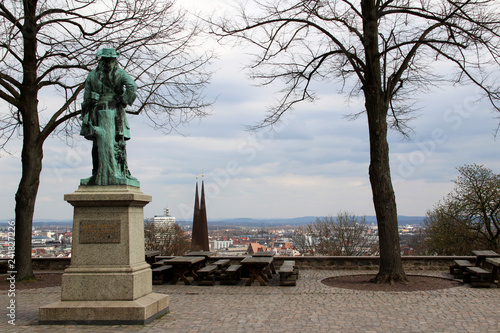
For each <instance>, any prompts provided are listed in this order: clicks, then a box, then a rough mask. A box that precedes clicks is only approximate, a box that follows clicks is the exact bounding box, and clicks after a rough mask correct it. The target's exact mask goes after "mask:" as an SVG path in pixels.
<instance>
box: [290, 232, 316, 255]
mask: <svg viewBox="0 0 500 333" xmlns="http://www.w3.org/2000/svg"><path fill="white" fill-rule="evenodd" d="M291 238H292V244H293V247H294V248H295V249H297V251H299V252H300V253H301V254H302V255H305V254H309V255H314V254H315V253H316V252H315V248H314V244H313V242H312V236H311V235H310V234H309V231H308V227H307V226H305V227H299V228H297V230H295V232H294V233H293V235H292V237H291Z"/></svg>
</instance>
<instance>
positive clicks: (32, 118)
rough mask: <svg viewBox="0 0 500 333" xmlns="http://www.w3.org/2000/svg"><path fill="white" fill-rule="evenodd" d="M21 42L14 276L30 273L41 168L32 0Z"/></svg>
mask: <svg viewBox="0 0 500 333" xmlns="http://www.w3.org/2000/svg"><path fill="white" fill-rule="evenodd" d="M23 5H24V14H25V19H24V24H23V28H22V34H23V43H24V58H23V61H22V63H23V82H22V85H21V89H20V97H19V105H20V106H19V108H18V109H19V113H20V114H21V118H22V128H23V150H22V154H21V163H22V176H21V181H20V182H19V187H18V189H17V193H16V209H15V210H16V228H15V230H16V249H15V260H16V271H17V274H16V280H24V279H28V278H32V277H33V265H32V262H31V234H32V227H33V213H34V210H35V199H36V195H37V192H38V186H39V184H40V173H41V171H42V157H43V150H42V145H43V139H42V136H41V133H40V122H39V118H38V82H37V55H36V50H37V40H36V36H37V26H36V6H37V1H36V0H29V1H23Z"/></svg>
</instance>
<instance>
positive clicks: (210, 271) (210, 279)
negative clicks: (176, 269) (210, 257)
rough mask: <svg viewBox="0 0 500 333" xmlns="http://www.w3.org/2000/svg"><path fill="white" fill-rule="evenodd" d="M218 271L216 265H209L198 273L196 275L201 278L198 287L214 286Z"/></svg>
mask: <svg viewBox="0 0 500 333" xmlns="http://www.w3.org/2000/svg"><path fill="white" fill-rule="evenodd" d="M216 270H217V266H216V265H207V266H205V267H203V268H200V269H199V270H197V271H196V274H197V275H198V277H199V278H200V280H199V281H198V285H200V286H213V285H214V284H215V271H216Z"/></svg>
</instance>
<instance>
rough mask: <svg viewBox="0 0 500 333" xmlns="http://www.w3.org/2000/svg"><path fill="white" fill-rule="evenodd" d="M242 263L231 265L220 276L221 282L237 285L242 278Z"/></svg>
mask: <svg viewBox="0 0 500 333" xmlns="http://www.w3.org/2000/svg"><path fill="white" fill-rule="evenodd" d="M241 267H242V266H241V265H231V266H229V267H228V268H226V269H225V270H224V272H223V273H222V274H221V276H220V284H232V285H235V284H237V283H238V281H239V280H240V277H241V276H240V274H241Z"/></svg>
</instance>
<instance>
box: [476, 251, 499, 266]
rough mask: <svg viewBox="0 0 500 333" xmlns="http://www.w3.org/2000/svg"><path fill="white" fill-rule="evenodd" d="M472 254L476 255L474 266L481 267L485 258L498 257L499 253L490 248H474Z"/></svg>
mask: <svg viewBox="0 0 500 333" xmlns="http://www.w3.org/2000/svg"><path fill="white" fill-rule="evenodd" d="M472 254H473V255H475V256H476V267H483V266H484V263H485V262H486V258H499V257H500V254H498V253H496V252H495V251H491V250H475V251H472Z"/></svg>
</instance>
